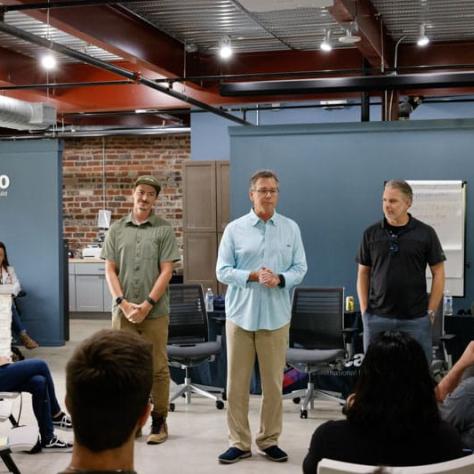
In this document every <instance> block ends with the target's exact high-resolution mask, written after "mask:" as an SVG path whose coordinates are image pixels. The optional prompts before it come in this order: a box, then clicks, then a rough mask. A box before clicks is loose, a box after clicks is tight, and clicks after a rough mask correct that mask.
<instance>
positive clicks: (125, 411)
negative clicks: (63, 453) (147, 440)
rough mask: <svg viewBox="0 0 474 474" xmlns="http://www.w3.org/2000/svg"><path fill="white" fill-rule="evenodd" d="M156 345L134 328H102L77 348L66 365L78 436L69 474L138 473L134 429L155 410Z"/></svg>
mask: <svg viewBox="0 0 474 474" xmlns="http://www.w3.org/2000/svg"><path fill="white" fill-rule="evenodd" d="M151 347H152V346H151V344H149V343H148V342H146V341H145V340H144V339H143V338H141V337H139V336H138V335H136V334H134V333H130V332H126V331H118V330H103V331H100V332H98V333H96V334H95V335H93V336H91V337H89V338H88V339H86V340H85V341H84V342H82V344H81V345H80V346H78V348H77V349H76V350H75V352H74V354H73V356H72V357H71V359H70V360H69V362H68V364H67V368H66V406H67V407H68V410H69V411H70V413H71V417H72V420H73V425H74V435H75V438H74V448H73V454H72V459H71V463H70V464H69V467H68V468H67V469H66V470H65V471H64V473H72V472H74V473H97V472H101V473H107V472H121V473H123V474H127V473H128V474H131V473H134V472H135V471H133V469H134V467H133V464H134V463H133V443H134V440H135V434H136V433H137V431H138V430H140V429H141V427H142V426H143V425H144V424H145V422H146V420H147V418H148V416H149V415H150V409H151V405H150V402H149V397H150V392H151V386H152V382H153V361H152V348H151ZM64 473H63V474H64Z"/></svg>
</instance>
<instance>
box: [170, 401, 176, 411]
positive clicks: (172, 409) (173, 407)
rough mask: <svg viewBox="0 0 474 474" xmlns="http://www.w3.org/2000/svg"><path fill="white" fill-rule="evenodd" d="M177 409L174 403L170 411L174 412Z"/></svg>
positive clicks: (171, 404)
mask: <svg viewBox="0 0 474 474" xmlns="http://www.w3.org/2000/svg"><path fill="white" fill-rule="evenodd" d="M175 408H176V406H175V404H174V403H170V411H174V409H175Z"/></svg>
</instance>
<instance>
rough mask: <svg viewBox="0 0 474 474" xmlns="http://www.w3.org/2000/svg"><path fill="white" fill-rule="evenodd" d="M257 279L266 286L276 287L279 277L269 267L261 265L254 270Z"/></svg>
mask: <svg viewBox="0 0 474 474" xmlns="http://www.w3.org/2000/svg"><path fill="white" fill-rule="evenodd" d="M255 274H256V276H257V281H258V282H259V283H260V284H261V285H263V286H266V287H267V288H276V287H277V286H278V285H279V284H280V277H279V276H278V275H277V274H276V273H273V272H272V271H271V270H270V269H269V268H266V267H262V268H261V269H260V270H257V271H256V272H255Z"/></svg>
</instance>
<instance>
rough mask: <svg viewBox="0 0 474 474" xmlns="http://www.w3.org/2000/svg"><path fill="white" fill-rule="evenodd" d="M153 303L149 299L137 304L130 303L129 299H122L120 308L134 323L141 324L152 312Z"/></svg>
mask: <svg viewBox="0 0 474 474" xmlns="http://www.w3.org/2000/svg"><path fill="white" fill-rule="evenodd" d="M151 308H152V305H151V304H150V303H148V301H146V300H145V301H143V303H140V304H136V303H130V302H129V301H125V300H124V301H122V304H121V305H120V309H121V310H122V313H123V314H124V315H125V317H126V318H127V319H128V320H129V321H130V322H131V323H133V324H140V323H141V322H142V321H143V320H144V319H145V318H146V317H147V316H148V313H149V312H150V310H151Z"/></svg>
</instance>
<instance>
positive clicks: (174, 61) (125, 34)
mask: <svg viewBox="0 0 474 474" xmlns="http://www.w3.org/2000/svg"><path fill="white" fill-rule="evenodd" d="M4 3H7V4H12V5H15V4H27V3H31V1H30V2H28V1H26V0H7V1H4ZM24 13H26V14H28V15H30V16H31V17H33V18H36V19H38V20H40V21H43V22H45V21H46V11H45V10H39V11H38V10H32V11H30V10H27V11H25V12H24ZM49 20H50V23H51V25H53V26H54V27H56V28H58V29H60V30H62V31H65V32H66V33H69V34H71V35H73V36H76V37H78V38H81V39H82V40H84V41H86V42H88V43H90V44H93V45H95V46H98V47H100V48H102V49H104V50H106V51H109V52H111V53H113V54H115V55H117V56H119V57H121V58H123V59H126V60H127V61H130V62H133V63H136V64H138V65H139V66H140V67H144V68H148V69H150V70H153V71H155V72H156V73H159V74H162V75H164V76H166V77H173V76H180V75H182V74H183V64H184V47H183V45H182V44H181V43H180V42H179V41H177V40H175V39H174V38H171V37H170V36H168V35H167V34H165V33H163V32H161V31H159V30H158V29H157V28H154V27H153V26H151V25H149V24H148V23H146V22H144V21H142V20H140V19H139V18H137V17H135V16H132V15H130V14H128V13H127V12H126V11H125V10H123V9H121V8H119V7H112V6H88V7H77V8H59V9H51V10H50V12H49Z"/></svg>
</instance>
